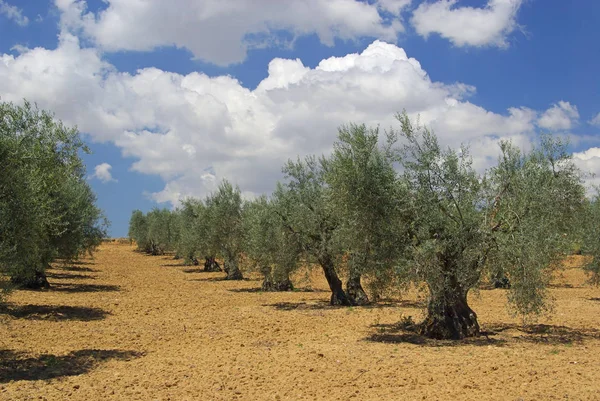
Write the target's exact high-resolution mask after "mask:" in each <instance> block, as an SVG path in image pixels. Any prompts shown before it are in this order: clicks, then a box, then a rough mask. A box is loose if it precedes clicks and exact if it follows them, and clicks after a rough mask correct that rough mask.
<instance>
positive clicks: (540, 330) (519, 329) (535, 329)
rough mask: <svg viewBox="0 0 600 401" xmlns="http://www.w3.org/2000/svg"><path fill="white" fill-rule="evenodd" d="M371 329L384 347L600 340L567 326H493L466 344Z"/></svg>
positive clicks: (395, 327) (390, 328) (411, 329)
mask: <svg viewBox="0 0 600 401" xmlns="http://www.w3.org/2000/svg"><path fill="white" fill-rule="evenodd" d="M371 327H373V328H375V329H376V330H377V333H373V334H371V335H370V336H368V337H367V338H365V340H366V341H371V342H381V343H393V344H398V343H408V344H415V345H423V346H430V347H447V346H462V345H482V346H483V345H496V346H501V345H510V344H511V343H532V344H549V345H568V344H572V343H583V342H585V341H586V340H592V339H595V340H598V339H600V331H599V330H596V329H573V328H570V327H566V326H555V325H547V324H537V325H529V326H525V327H523V326H519V325H516V324H491V325H488V326H486V327H484V328H482V331H481V335H480V336H479V337H475V338H467V339H464V340H433V339H430V338H427V337H424V336H421V335H419V334H418V332H417V327H416V326H415V325H409V326H403V325H402V324H376V325H372V326H371Z"/></svg>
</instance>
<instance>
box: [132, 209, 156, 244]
mask: <svg viewBox="0 0 600 401" xmlns="http://www.w3.org/2000/svg"><path fill="white" fill-rule="evenodd" d="M127 235H128V236H129V239H131V240H133V241H135V243H136V245H137V248H138V250H140V251H143V252H147V253H151V252H152V247H151V244H150V241H149V239H148V219H147V218H146V216H145V215H144V213H143V212H142V211H141V210H134V211H133V212H132V213H131V218H130V219H129V231H128V234H127Z"/></svg>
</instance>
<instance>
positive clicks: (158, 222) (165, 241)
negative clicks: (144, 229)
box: [146, 208, 179, 255]
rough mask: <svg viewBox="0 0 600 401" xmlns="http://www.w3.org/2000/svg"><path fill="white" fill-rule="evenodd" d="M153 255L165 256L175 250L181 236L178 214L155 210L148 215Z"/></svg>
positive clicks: (149, 237) (166, 210)
mask: <svg viewBox="0 0 600 401" xmlns="http://www.w3.org/2000/svg"><path fill="white" fill-rule="evenodd" d="M146 219H147V221H148V240H149V241H150V247H151V253H152V254H153V255H163V254H164V253H165V252H170V251H173V250H175V247H176V243H177V239H178V236H179V227H178V225H177V215H176V212H173V211H170V210H168V209H158V208H154V209H152V210H151V211H150V212H148V214H147V215H146Z"/></svg>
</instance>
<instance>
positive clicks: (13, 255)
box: [0, 102, 108, 288]
mask: <svg viewBox="0 0 600 401" xmlns="http://www.w3.org/2000/svg"><path fill="white" fill-rule="evenodd" d="M80 151H83V152H89V150H88V149H87V147H86V146H85V145H84V143H83V141H82V140H81V138H80V136H79V133H78V131H77V129H76V128H68V127H65V126H64V125H63V124H62V123H61V122H60V121H58V120H56V119H55V118H54V116H53V115H52V114H51V113H49V112H46V111H40V110H38V109H37V108H36V107H33V106H32V105H31V104H30V103H28V102H25V103H24V105H23V106H17V105H14V104H12V103H0V172H1V173H0V269H1V270H2V272H4V273H6V274H7V275H8V276H9V277H10V279H11V281H12V282H13V283H14V284H16V285H18V286H22V287H29V288H40V287H46V286H48V285H49V284H48V281H47V280H46V275H45V270H46V268H47V267H48V266H49V264H50V263H51V262H53V261H54V260H55V259H56V258H62V259H65V260H72V259H75V258H77V257H79V256H80V255H81V254H83V253H85V252H92V251H93V250H94V249H95V247H96V246H97V245H98V244H99V243H100V240H101V239H102V238H103V237H104V236H105V235H106V228H107V225H108V222H107V221H106V219H105V218H104V217H103V216H102V212H101V211H100V210H99V209H98V208H97V207H96V205H95V201H96V199H95V196H94V194H93V192H92V191H91V189H90V187H89V185H88V184H87V182H86V179H85V166H84V164H83V161H82V160H81V158H80V156H79V152H80Z"/></svg>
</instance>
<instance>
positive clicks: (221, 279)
mask: <svg viewBox="0 0 600 401" xmlns="http://www.w3.org/2000/svg"><path fill="white" fill-rule="evenodd" d="M206 273H214V272H206ZM188 281H229V282H231V283H236V282H237V283H241V282H244V281H260V280H257V279H253V278H247V277H244V278H243V279H241V280H228V279H227V276H225V277H200V278H192V279H189V280H188Z"/></svg>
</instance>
